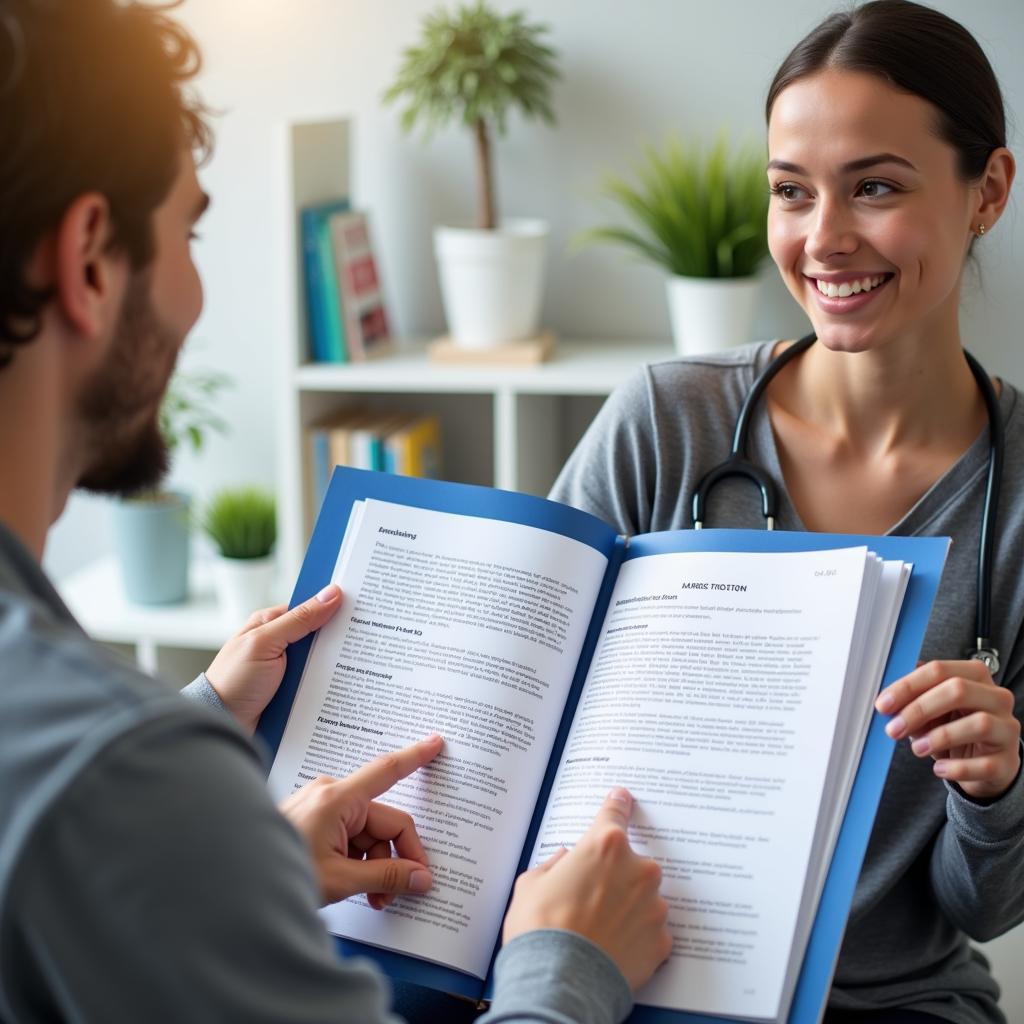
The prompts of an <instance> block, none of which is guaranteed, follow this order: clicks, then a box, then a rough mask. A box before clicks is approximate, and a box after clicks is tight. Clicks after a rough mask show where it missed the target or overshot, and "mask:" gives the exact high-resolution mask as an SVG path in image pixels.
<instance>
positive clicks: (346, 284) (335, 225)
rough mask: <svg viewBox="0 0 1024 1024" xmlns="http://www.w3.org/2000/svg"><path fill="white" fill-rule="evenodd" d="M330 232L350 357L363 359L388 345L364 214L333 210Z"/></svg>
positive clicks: (386, 329) (382, 302) (385, 313)
mask: <svg viewBox="0 0 1024 1024" xmlns="http://www.w3.org/2000/svg"><path fill="white" fill-rule="evenodd" d="M330 234H331V242H332V245H333V250H334V271H335V277H336V280H337V282H338V293H339V295H340V297H341V307H342V316H343V319H344V321H345V336H346V338H347V340H348V347H349V357H350V358H351V359H354V360H356V359H366V358H367V357H369V356H372V355H377V354H378V353H380V352H383V351H385V350H386V349H387V348H388V347H389V345H390V329H389V325H388V315H387V311H386V309H385V307H384V295H383V292H382V291H381V286H380V276H379V274H378V272H377V264H376V261H375V260H374V256H373V248H372V246H371V243H370V225H369V221H368V220H367V216H366V214H365V213H335V214H333V215H332V216H331V217H330Z"/></svg>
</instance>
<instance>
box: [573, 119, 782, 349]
mask: <svg viewBox="0 0 1024 1024" xmlns="http://www.w3.org/2000/svg"><path fill="white" fill-rule="evenodd" d="M764 168H765V158H764V154H763V152H762V151H761V150H760V148H758V147H754V146H747V147H744V148H740V149H738V150H737V151H735V152H732V151H730V148H729V145H728V143H727V141H726V139H725V138H724V137H723V138H720V139H719V140H718V141H717V142H716V143H715V144H714V145H713V146H712V147H711V148H710V149H709V150H707V151H706V152H704V151H702V150H701V149H699V148H698V147H687V146H686V145H684V143H683V142H682V141H681V140H680V139H678V138H673V139H670V140H669V142H668V143H667V144H666V146H665V147H664V150H663V151H661V152H659V151H658V150H657V149H656V148H654V147H653V146H648V147H647V148H646V150H645V153H644V159H643V162H642V163H641V164H640V165H639V166H638V167H637V168H636V184H631V183H630V182H628V181H626V180H624V179H623V178H620V177H618V176H614V175H611V176H609V177H607V178H606V179H605V182H604V186H603V189H602V192H603V194H604V196H605V197H606V198H608V199H610V200H612V201H613V202H615V203H616V204H618V206H619V207H621V209H622V210H623V211H624V212H625V214H626V215H627V217H628V218H629V221H630V223H629V224H627V225H610V226H605V227H598V228H593V229H591V230H589V231H586V232H584V233H583V234H582V235H581V236H580V238H579V239H578V242H579V244H588V243H590V242H612V243H614V244H617V245H621V246H625V247H626V248H627V249H630V250H632V251H633V253H634V254H635V255H637V256H639V257H640V258H641V259H643V260H649V261H650V262H652V263H656V264H657V265H659V266H661V267H664V268H665V269H666V270H667V271H668V273H669V275H670V277H669V280H668V303H669V313H670V316H671V320H672V334H673V338H674V339H675V344H676V348H677V350H678V351H679V352H680V353H681V354H683V355H697V354H702V353H706V352H712V351H717V350H720V349H723V348H727V347H729V346H732V345H736V344H740V343H742V342H745V341H749V340H750V333H751V325H752V323H753V317H754V308H755V303H756V300H757V291H758V277H757V271H758V268H759V267H760V265H761V263H762V262H763V261H764V258H765V256H766V255H767V253H768V236H767V228H766V221H767V217H768V187H767V185H766V183H765V174H764Z"/></svg>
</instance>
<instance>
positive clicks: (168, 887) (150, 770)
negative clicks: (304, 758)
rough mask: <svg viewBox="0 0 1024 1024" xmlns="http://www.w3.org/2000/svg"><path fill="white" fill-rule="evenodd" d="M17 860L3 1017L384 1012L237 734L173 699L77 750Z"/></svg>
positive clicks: (162, 1018)
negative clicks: (10, 987)
mask: <svg viewBox="0 0 1024 1024" xmlns="http://www.w3.org/2000/svg"><path fill="white" fill-rule="evenodd" d="M15 872H16V874H15V877H14V878H13V880H12V884H11V886H10V888H9V893H10V894H11V899H10V901H9V903H8V905H7V906H6V907H5V908H4V914H3V924H4V935H3V942H2V946H3V950H4V957H5V960H6V965H7V966H8V967H9V968H10V970H9V971H6V972H5V974H6V976H7V977H16V978H18V979H19V983H18V985H17V987H16V989H15V991H14V993H13V998H14V1000H15V1004H14V1005H13V1007H12V1010H13V1014H14V1018H15V1019H19V1020H21V1019H25V1020H42V1019H61V1020H80V1021H86V1022H89V1021H103V1022H105V1024H118V1022H120V1021H125V1022H129V1021H142V1020H145V1021H147V1022H153V1024H163V1022H168V1024H171V1022H178V1021H184V1020H190V1021H212V1020H239V1021H243V1020H244V1021H246V1022H247V1024H259V1022H263V1021H265V1022H267V1024H270V1022H275V1024H276V1022H280V1021H283V1020H287V1021H289V1022H291V1024H327V1022H330V1024H349V1022H351V1024H356V1022H359V1024H371V1022H376V1024H383V1022H388V1024H395V1018H393V1017H391V1016H390V1015H389V1013H388V1010H387V1004H388V997H387V992H386V988H385V986H384V985H383V983H382V982H381V980H380V978H379V976H378V975H377V973H376V971H375V970H373V969H372V968H370V967H369V966H367V965H365V964H360V963H358V962H343V961H341V960H339V959H338V957H337V956H336V955H335V951H334V949H333V947H332V944H331V941H330V939H329V938H328V936H327V934H326V932H325V931H324V929H323V927H322V925H321V923H320V921H319V920H318V918H317V914H316V909H317V892H316V885H315V882H314V880H313V876H312V871H311V867H310V863H309V858H308V855H307V853H306V850H305V849H304V847H303V844H302V841H301V840H300V838H299V836H298V835H297V834H296V833H295V832H294V830H292V828H291V827H290V826H289V825H288V824H287V822H286V821H285V820H284V819H283V818H282V817H281V815H280V814H279V813H278V812H277V810H276V809H275V808H274V806H273V804H272V803H271V801H270V799H269V797H268V796H267V793H266V788H265V785H264V781H263V778H262V775H261V772H260V769H259V764H258V761H257V759H256V757H255V756H254V754H253V752H252V751H251V750H250V749H249V748H248V745H247V744H246V741H245V740H244V738H243V737H242V736H241V735H240V734H236V733H235V731H234V730H233V729H229V728H227V727H226V726H225V725H224V724H223V723H221V722H220V721H219V720H218V719H217V718H216V716H211V715H208V714H206V713H204V712H200V711H198V710H197V709H193V708H191V707H189V706H188V705H187V704H183V705H182V709H181V712H180V713H164V714H161V715H159V716H158V717H154V718H152V719H150V720H148V721H144V722H142V723H139V724H136V725H134V726H133V727H132V728H130V729H129V730H126V731H125V732H123V733H121V734H120V736H118V738H116V739H115V740H113V741H112V742H111V743H110V744H109V745H108V746H107V747H105V748H104V749H103V750H102V751H101V752H100V753H99V754H97V755H96V756H95V757H94V758H93V759H92V760H91V762H90V763H88V764H87V765H84V766H83V767H82V770H81V771H80V772H79V773H78V774H77V775H76V777H75V778H74V780H73V781H72V782H71V783H70V785H69V786H68V787H67V788H66V789H65V790H64V792H63V793H62V794H61V795H60V796H59V797H57V798H56V799H55V801H54V802H53V803H52V805H51V806H50V808H49V809H48V811H47V813H46V814H45V816H44V817H43V818H42V819H40V822H39V824H38V826H37V828H36V829H35V832H34V835H33V837H32V839H31V841H30V842H29V843H27V844H26V847H25V848H24V850H23V853H22V856H21V857H20V858H19V862H18V864H17V866H16V867H15Z"/></svg>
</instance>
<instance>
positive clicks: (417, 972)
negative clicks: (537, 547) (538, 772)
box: [257, 467, 949, 1024]
mask: <svg viewBox="0 0 1024 1024" xmlns="http://www.w3.org/2000/svg"><path fill="white" fill-rule="evenodd" d="M366 498H373V499H377V500H380V501H388V502H394V503H396V504H400V505H409V506H413V507H416V508H424V509H431V510H434V511H439V512H451V513H455V514H458V515H471V516H477V517H481V518H485V519H492V520H500V521H505V522H513V523H520V524H523V525H527V526H533V527H537V528H539V529H543V530H547V531H549V532H552V533H557V534H561V535H562V536H565V537H571V538H573V539H575V540H577V541H580V542H581V543H584V544H587V545H589V546H590V547H593V548H595V549H596V550H598V551H600V552H602V553H603V554H605V555H606V556H607V557H608V559H609V564H608V569H607V571H606V573H605V578H604V581H603V584H602V587H601V591H600V594H599V597H598V601H597V604H596V605H595V610H594V614H593V617H592V619H591V623H590V628H589V630H588V632H587V636H586V640H585V643H584V646H583V651H582V654H581V657H580V660H579V663H578V665H577V668H576V673H575V677H574V679H573V683H572V687H571V689H570V693H569V698H568V700H567V703H566V707H565V710H564V712H563V715H562V721H561V724H560V726H559V729H558V733H557V737H556V741H555V746H554V749H553V752H552V755H551V758H550V761H549V764H548V770H547V773H546V775H545V779H544V784H543V786H542V788H541V792H540V795H539V798H538V801H537V804H536V807H535V810H534V815H533V820H532V823H531V825H530V829H529V832H528V834H527V837H526V841H525V843H524V845H523V852H522V857H521V860H520V867H519V870H525V869H526V867H527V866H528V861H529V855H530V851H531V850H532V848H533V844H534V840H535V838H536V834H537V830H538V829H539V827H540V820H541V816H542V810H543V808H544V806H545V805H546V803H547V799H548V794H549V792H550V789H551V786H552V784H553V782H554V775H555V771H556V768H557V765H558V762H559V759H560V755H561V751H562V748H563V747H564V744H565V741H566V739H567V736H568V732H569V727H570V724H571V721H572V717H573V714H574V712H575V709H576V704H577V702H578V700H579V696H580V692H581V690H582V687H583V683H584V682H585V680H586V675H587V669H588V666H589V664H590V661H591V658H592V656H593V653H594V649H595V647H596V644H597V639H598V635H599V633H600V628H601V624H602V622H603V620H604V617H605V612H606V611H607V607H608V601H609V598H610V596H611V591H612V588H613V586H614V583H615V578H616V576H617V574H618V569H619V566H620V565H621V564H622V562H623V561H624V560H628V559H632V558H642V557H644V556H646V555H653V554H663V553H666V552H678V551H741V552H742V551H750V552H760V551H808V550H827V549H832V548H841V547H858V546H861V545H865V544H866V545H868V546H869V547H870V548H871V549H872V550H873V551H875V552H876V553H877V554H878V555H880V556H881V557H883V558H894V559H902V560H903V561H906V562H911V563H913V572H912V574H911V578H910V582H909V585H908V588H907V593H906V597H905V599H904V602H903V608H902V611H901V614H900V618H899V622H898V625H897V628H896V634H895V638H894V640H893V644H892V647H891V649H890V653H889V659H888V662H887V664H886V669H885V674H884V684H885V685H887V684H888V683H890V682H892V681H894V680H895V679H898V678H899V677H900V676H902V675H905V674H906V673H907V672H910V671H912V670H913V668H914V667H915V665H916V663H917V657H918V654H919V652H920V649H921V644H922V642H923V640H924V634H925V629H926V627H927V624H928V619H929V616H930V614H931V608H932V603H933V601H934V599H935V594H936V592H937V589H938V585H939V579H940V576H941V574H942V568H943V564H944V562H945V558H946V553H947V550H948V547H949V541H948V539H947V538H941V537H860V536H854V535H848V534H837V535H832V534H807V533H787V532H781V531H775V532H768V531H756V530H700V531H694V530H679V531H672V532H667V533H655V534H646V535H643V536H640V537H633V538H631V539H629V540H628V541H627V540H626V539H625V538H623V537H620V536H618V535H616V534H615V532H614V530H612V528H611V527H610V526H608V525H607V524H606V523H604V522H602V521H601V520H599V519H597V518H596V517H594V516H591V515H589V514H587V513H585V512H581V511H579V510H578V509H574V508H570V507H568V506H565V505H559V504H557V503H554V502H550V501H546V500H544V499H542V498H537V497H533V496H531V495H525V494H516V493H512V492H508V491H499V490H495V489H492V488H488V487H476V486H472V485H469V484H453V483H446V482H443V481H437V480H423V479H417V478H411V477H401V476H394V475H391V474H384V473H374V472H368V471H365V470H356V469H349V468H347V467H339V468H337V469H335V471H334V475H333V476H332V478H331V482H330V486H329V488H328V490H327V494H326V496H325V498H324V502H323V505H322V506H321V509H320V514H319V516H318V518H317V522H316V526H315V528H314V531H313V535H312V538H311V540H310V543H309V547H308V549H307V552H306V557H305V559H304V561H303V564H302V568H301V570H300V572H299V578H298V581H297V582H296V585H295V589H294V591H293V593H292V597H291V601H290V604H291V606H294V605H295V604H298V603H301V602H302V601H305V600H307V599H308V598H310V597H312V596H313V595H314V594H316V593H317V592H318V591H319V590H321V589H322V588H323V587H324V586H326V585H327V584H328V583H330V580H331V576H332V573H333V571H334V566H335V563H336V561H337V557H338V552H339V550H340V548H341V542H342V538H343V536H344V533H345V529H346V527H347V525H348V522H349V516H350V513H351V510H352V506H353V504H354V503H355V502H356V501H360V500H363V499H366ZM312 642H313V638H312V637H307V638H305V639H304V640H302V641H299V642H298V643H297V644H293V645H292V646H291V647H289V649H288V666H287V670H286V673H285V677H284V680H283V682H282V684H281V686H280V688H279V690H278V692H277V694H276V695H275V697H274V699H273V700H272V701H271V703H270V705H269V707H268V708H267V710H266V711H265V713H264V715H263V718H262V719H261V721H260V724H259V727H258V729H257V734H258V735H259V736H260V737H261V738H262V739H263V741H264V742H265V743H266V744H267V745H268V747H269V748H270V751H271V752H272V753H274V754H276V751H277V748H278V746H279V745H280V742H281V737H282V735H283V733H284V728H285V724H286V722H287V720H288V715H289V713H290V711H291V706H292V702H293V701H294V699H295V694H296V692H297V690H298V686H299V682H300V680H301V678H302V672H303V669H304V668H305V664H306V658H307V657H308V654H309V650H310V647H311V645H312ZM884 726H885V720H884V719H883V718H882V716H880V715H877V714H876V715H875V717H874V719H873V721H872V723H871V728H870V731H869V734H868V738H867V741H866V743H865V747H864V752H863V755H862V757H861V763H860V767H859V769H858V771H857V775H856V779H855V781H854V785H853V790H852V793H851V795H850V800H849V804H848V806H847V810H846V815H845V818H844V820H843V824H842V827H841V830H840V834H839V839H838V842H837V846H836V850H835V853H834V855H833V859H832V864H831V867H830V869H829V872H828V877H827V880H826V883H825V888H824V892H823V893H822V897H821V901H820V904H819V907H818V912H817V915H816V918H815V922H814V926H813V929H812V932H811V936H810V940H809V943H808V947H807V951H806V954H805V957H804V962H803V965H802V968H801V971H800V976H799V981H798V983H797V988H796V992H795V995H794V998H793V1002H792V1005H791V1009H790V1013H789V1017H788V1024H817V1022H818V1021H819V1019H820V1016H821V1012H822V1008H823V1007H824V1005H825V1001H826V999H827V994H828V989H829V987H830V985H831V980H832V974H833V971H834V968H835V962H836V958H837V956H838V953H839V946H840V943H841V941H842V937H843V932H844V930H845V927H846V919H847V916H848V914H849V909H850V903H851V901H852V898H853V892H854V888H855V886H856V883H857V878H858V876H859V874H860V868H861V864H862V862H863V859H864V853H865V850H866V849H867V844H868V839H869V837H870V834H871V828H872V824H873V822H874V818H875V812H876V809H877V807H878V801H879V799H880V797H881V794H882V789H883V787H884V784H885V779H886V776H887V774H888V770H889V763H890V760H891V757H892V752H893V749H894V747H895V744H894V743H893V741H892V740H890V739H889V738H888V736H886V734H885V731H884ZM335 941H336V943H337V946H338V949H339V951H340V952H341V953H342V954H343V955H346V956H353V955H359V956H364V957H368V958H370V959H372V960H374V961H376V962H377V963H378V964H379V965H380V967H381V968H382V970H383V971H384V972H385V973H386V974H388V975H389V976H390V977H392V978H395V979H397V980H401V981H406V982H411V983H413V984H417V985H423V986H424V987H427V988H432V989H437V990H440V991H444V992H450V993H452V994H455V995H461V996H465V997H467V998H471V999H480V998H486V996H487V995H488V994H489V991H490V984H489V981H488V982H484V981H481V979H479V978H477V977H475V976H473V975H470V974H466V973H464V972H461V971H458V970H455V969H453V968H449V967H444V966H441V965H438V964H433V963H428V962H426V961H423V960H418V959H416V958H414V957H411V956H407V955H405V954H400V953H393V952H390V951H388V950H384V949H380V948H379V947H376V946H370V945H367V944H364V943H360V942H356V941H353V940H350V939H341V938H336V940H335ZM497 949H498V947H497V946H496V947H495V950H494V955H495V956H496V955H497ZM492 965H493V957H492ZM629 1019H630V1021H633V1022H637V1024H661V1022H665V1024H668V1022H671V1024H730V1019H729V1018H725V1017H721V1016H708V1015H705V1014H696V1013H687V1012H684V1011H678V1010H664V1009H658V1008H654V1007H645V1006H638V1007H637V1008H636V1009H635V1010H634V1012H633V1014H632V1015H631V1016H630V1018H629ZM734 1024H738V1022H734Z"/></svg>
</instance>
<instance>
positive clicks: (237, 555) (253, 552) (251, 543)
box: [201, 487, 277, 623]
mask: <svg viewBox="0 0 1024 1024" xmlns="http://www.w3.org/2000/svg"><path fill="white" fill-rule="evenodd" d="M201 523H202V527H203V530H205V532H206V534H207V536H208V537H209V538H210V540H211V541H213V544H214V547H216V549H217V554H218V558H217V560H216V562H215V563H214V579H215V581H216V585H217V596H218V599H219V601H220V606H221V609H222V611H223V613H224V615H225V618H226V619H227V620H228V621H231V622H236V623H238V622H242V621H243V620H244V619H245V617H246V616H247V615H249V613H250V612H252V610H253V609H254V608H262V607H264V606H265V605H268V604H270V597H271V591H272V588H273V583H274V557H273V551H274V544H275V542H276V541H277V514H276V512H275V506H274V496H273V495H272V494H270V493H269V492H267V491H264V490H262V489H261V488H258V487H238V488H227V489H225V490H222V491H219V492H218V493H217V494H215V495H214V496H213V498H212V499H211V500H210V503H209V505H208V506H207V507H206V511H205V512H204V514H203V516H202V518H201Z"/></svg>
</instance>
